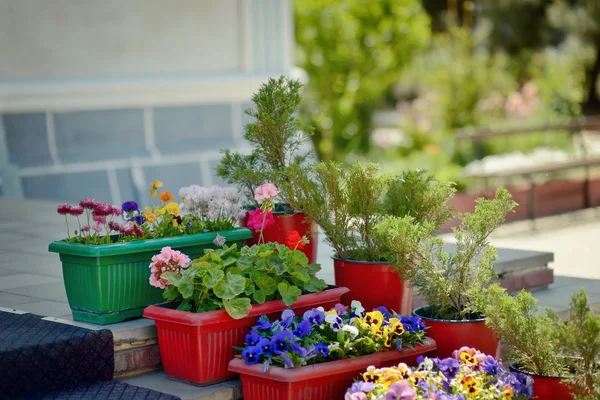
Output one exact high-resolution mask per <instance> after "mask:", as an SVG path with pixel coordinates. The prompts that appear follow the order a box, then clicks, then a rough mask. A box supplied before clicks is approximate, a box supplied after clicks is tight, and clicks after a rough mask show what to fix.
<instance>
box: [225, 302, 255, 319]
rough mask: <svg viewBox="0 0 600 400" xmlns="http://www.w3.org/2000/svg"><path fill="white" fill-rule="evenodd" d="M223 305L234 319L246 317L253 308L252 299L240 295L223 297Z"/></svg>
mask: <svg viewBox="0 0 600 400" xmlns="http://www.w3.org/2000/svg"><path fill="white" fill-rule="evenodd" d="M223 305H224V306H225V311H227V314H229V316H230V317H231V318H233V319H240V318H244V317H245V316H246V315H248V313H249V312H250V309H251V308H252V305H251V304H250V299H249V298H247V297H239V298H237V299H231V300H226V299H223Z"/></svg>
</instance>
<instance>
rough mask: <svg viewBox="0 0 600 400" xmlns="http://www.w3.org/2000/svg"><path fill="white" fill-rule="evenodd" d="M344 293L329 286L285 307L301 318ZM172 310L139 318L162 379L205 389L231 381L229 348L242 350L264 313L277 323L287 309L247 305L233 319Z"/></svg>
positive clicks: (277, 303) (158, 309) (165, 307)
mask: <svg viewBox="0 0 600 400" xmlns="http://www.w3.org/2000/svg"><path fill="white" fill-rule="evenodd" d="M346 292H348V289H346V288H344V287H331V288H329V289H326V290H324V291H322V292H320V293H310V294H304V295H301V296H300V297H298V301H296V302H295V303H294V304H292V306H291V308H292V309H293V310H294V311H295V312H296V314H297V315H298V314H302V313H304V312H305V311H307V310H311V309H313V308H315V307H324V308H325V309H327V310H328V309H330V308H332V307H333V306H335V305H336V304H337V303H339V302H340V298H341V297H342V295H343V294H344V293H346ZM172 307H173V305H170V304H162V305H153V306H150V307H147V308H146V309H145V310H144V317H146V318H150V319H154V321H155V324H156V330H157V333H158V347H159V350H160V357H161V358H162V363H163V367H164V369H165V374H167V376H168V377H169V378H173V379H176V380H181V381H185V382H191V383H194V384H196V385H201V386H203V385H208V384H212V383H215V382H219V381H223V380H227V379H231V378H233V377H234V375H235V374H234V373H232V372H229V371H227V363H228V362H229V360H231V359H232V358H233V354H234V349H233V346H243V345H244V336H245V335H246V334H247V333H248V332H249V331H250V329H251V328H252V326H254V325H255V324H256V321H257V320H258V317H260V316H261V315H263V314H266V315H267V316H268V317H269V318H271V319H275V318H279V317H280V315H281V312H282V311H283V310H285V309H286V308H287V306H286V305H285V304H284V303H283V301H281V300H273V301H267V302H266V303H263V304H253V305H252V309H251V310H250V313H249V314H248V315H247V316H246V317H244V318H240V319H233V318H231V317H230V316H229V314H227V312H226V311H225V310H216V311H207V312H202V313H191V312H187V311H180V310H175V309H173V308H172Z"/></svg>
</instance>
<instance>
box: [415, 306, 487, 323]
mask: <svg viewBox="0 0 600 400" xmlns="http://www.w3.org/2000/svg"><path fill="white" fill-rule="evenodd" d="M429 307H431V306H423V307H419V308H415V309H414V310H413V312H412V313H413V315H416V316H417V317H419V318H421V319H422V320H425V321H432V322H448V323H453V324H461V323H485V321H486V319H487V318H486V317H483V318H476V319H439V318H431V317H426V316H423V315H420V314H419V313H420V312H422V310H423V309H425V308H429Z"/></svg>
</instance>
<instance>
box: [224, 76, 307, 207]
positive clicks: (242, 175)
mask: <svg viewBox="0 0 600 400" xmlns="http://www.w3.org/2000/svg"><path fill="white" fill-rule="evenodd" d="M301 88H302V85H301V84H300V82H299V81H297V80H292V79H288V78H286V77H283V76H281V77H280V78H278V79H273V78H269V81H268V82H267V83H265V84H263V85H262V86H261V87H260V89H259V90H258V92H256V93H255V94H254V95H252V102H253V103H254V104H255V108H256V109H255V110H253V109H248V110H246V114H248V115H249V116H251V117H253V118H255V119H256V122H252V123H248V124H247V125H246V132H245V134H244V139H246V141H248V143H249V144H250V146H251V147H252V153H251V154H249V155H245V154H241V153H236V152H232V151H230V150H224V151H223V157H222V159H221V163H220V164H219V166H218V167H217V175H218V176H220V177H221V178H223V179H224V180H225V181H227V182H228V183H230V184H234V185H236V186H237V187H238V188H239V189H240V190H242V191H243V192H244V193H245V194H246V196H247V197H248V199H253V198H254V190H255V189H256V188H257V187H258V186H260V185H262V184H263V183H265V182H271V183H273V184H275V186H277V187H278V188H279V189H280V190H281V189H282V188H283V186H285V187H286V188H287V189H288V190H291V191H292V192H287V191H285V190H282V193H280V197H282V199H283V201H284V203H293V202H294V196H295V193H294V192H293V190H294V187H293V186H291V185H284V184H285V183H286V182H287V180H288V178H287V171H288V169H289V168H291V167H294V166H301V165H303V163H304V162H305V161H306V160H307V158H308V154H302V146H303V145H304V144H305V143H307V142H309V141H310V139H309V138H310V136H311V134H312V128H310V127H308V126H306V125H304V124H302V123H301V122H300V121H299V120H298V119H297V118H296V116H295V114H296V112H297V110H298V106H299V104H300V90H301ZM256 205H258V204H256Z"/></svg>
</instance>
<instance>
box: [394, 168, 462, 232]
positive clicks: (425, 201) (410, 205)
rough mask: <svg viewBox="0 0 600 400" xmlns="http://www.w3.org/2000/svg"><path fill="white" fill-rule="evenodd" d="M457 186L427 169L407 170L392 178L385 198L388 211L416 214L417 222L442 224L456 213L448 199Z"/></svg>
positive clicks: (398, 213)
mask: <svg viewBox="0 0 600 400" xmlns="http://www.w3.org/2000/svg"><path fill="white" fill-rule="evenodd" d="M455 192H456V190H455V189H454V187H453V184H452V183H442V182H440V181H438V180H436V179H435V178H434V177H433V176H431V175H428V173H427V172H426V171H420V170H415V171H404V172H402V174H401V175H399V176H396V177H394V178H393V179H392V180H390V182H389V187H388V190H387V193H386V195H385V198H384V202H383V209H384V213H385V214H386V215H390V216H395V217H403V216H410V217H413V218H414V220H415V221H416V222H417V223H431V224H432V225H433V228H434V229H438V228H439V227H441V226H442V225H443V224H444V223H445V222H446V221H447V220H449V219H450V218H452V216H453V208H452V207H449V206H448V200H449V199H451V198H452V197H453V196H454V193H455Z"/></svg>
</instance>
